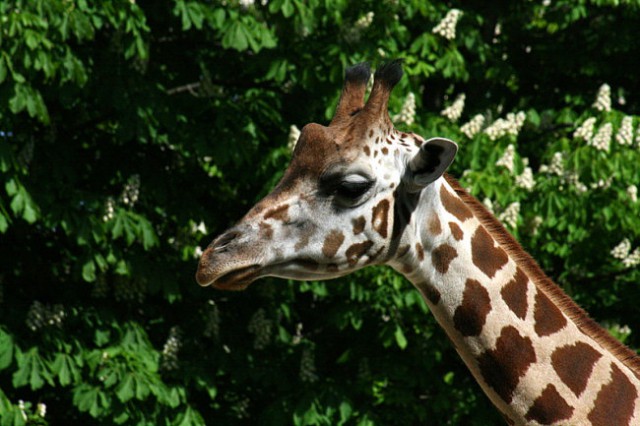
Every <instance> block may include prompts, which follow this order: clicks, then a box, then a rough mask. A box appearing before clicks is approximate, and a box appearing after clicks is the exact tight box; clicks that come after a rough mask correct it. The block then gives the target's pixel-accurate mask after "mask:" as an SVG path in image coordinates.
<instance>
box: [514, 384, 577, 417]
mask: <svg viewBox="0 0 640 426" xmlns="http://www.w3.org/2000/svg"><path fill="white" fill-rule="evenodd" d="M573 410H574V409H573V407H572V406H570V405H569V404H567V401H565V399H564V398H563V397H562V396H561V395H560V393H559V392H558V390H557V389H556V387H555V386H553V385H548V386H547V387H546V388H544V390H543V391H542V394H541V395H540V396H539V397H538V398H536V400H535V401H534V402H533V405H532V406H531V408H529V411H528V412H527V415H526V416H525V419H527V420H529V421H532V420H535V421H537V422H538V423H540V424H543V425H550V424H553V423H557V422H559V421H560V420H566V419H568V418H570V417H571V415H572V414H573Z"/></svg>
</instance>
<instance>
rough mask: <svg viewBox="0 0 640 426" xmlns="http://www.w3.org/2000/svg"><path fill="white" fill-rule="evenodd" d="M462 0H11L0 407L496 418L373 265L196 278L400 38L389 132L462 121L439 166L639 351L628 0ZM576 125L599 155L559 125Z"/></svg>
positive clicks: (397, 285) (134, 419) (67, 414)
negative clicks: (448, 167) (360, 72)
mask: <svg viewBox="0 0 640 426" xmlns="http://www.w3.org/2000/svg"><path fill="white" fill-rule="evenodd" d="M458 3H459V5H458ZM453 4H454V5H456V7H457V9H460V10H461V11H462V12H463V13H462V15H461V17H460V19H459V21H458V22H457V26H456V23H455V22H454V29H455V36H454V37H449V38H447V37H448V36H444V35H442V34H440V33H434V32H433V31H432V29H433V28H434V27H436V25H438V23H439V22H441V20H442V19H443V18H444V17H445V15H446V14H447V12H448V11H449V4H448V3H447V4H445V3H444V2H436V1H419V0H386V1H377V2H374V1H364V2H348V1H346V0H324V1H319V0H309V1H302V0H270V1H263V2H253V1H249V0H244V1H240V2H236V1H228V2H220V1H197V0H175V1H173V2H143V1H140V2H139V3H137V2H136V1H134V0H115V1H111V2H87V1H85V0H71V1H69V0H29V1H27V0H9V1H4V2H2V3H0V20H1V21H0V179H1V180H2V189H1V190H0V258H1V259H2V270H1V271H0V306H1V309H0V419H1V420H0V424H1V425H23V424H30V425H38V424H41V425H44V424H60V423H65V424H114V423H115V424H139V425H143V424H153V425H164V424H166V425H181V426H182V425H200V424H204V423H205V421H206V423H208V424H214V423H222V424H274V425H280V424H290V423H293V424H296V425H334V424H345V425H346V424H349V425H360V426H365V425H386V424H415V423H432V422H434V419H438V420H437V421H436V422H437V423H439V424H494V423H497V422H499V421H500V420H499V417H498V416H497V415H496V412H495V410H494V409H493V408H492V407H491V406H490V405H489V403H488V400H487V399H486V398H485V397H484V396H483V395H482V394H481V392H480V389H479V387H478V386H477V385H475V384H474V382H473V380H472V379H471V377H470V375H469V374H468V372H467V371H466V369H465V367H464V366H463V365H462V363H461V362H460V361H459V360H458V358H457V356H456V355H455V353H454V350H453V348H452V347H451V345H450V344H449V343H448V342H447V341H446V338H445V337H444V333H443V332H442V331H441V330H439V329H438V328H437V326H436V324H435V321H434V320H433V318H432V316H431V315H429V314H428V312H427V309H426V307H425V305H424V304H423V302H422V301H421V300H420V298H419V296H418V294H417V292H416V291H414V290H413V289H412V288H411V287H410V285H408V283H407V282H406V281H405V280H404V279H403V278H401V277H399V276H397V275H396V274H395V273H393V272H392V271H390V270H389V269H387V268H371V269H367V270H364V271H361V272H360V273H357V274H354V275H352V276H349V277H346V278H342V279H340V280H337V281H334V282H320V283H294V282H286V281H282V280H275V279H265V280H263V281H262V282H260V283H257V284H255V285H254V286H252V287H251V288H250V290H248V291H247V292H244V293H241V294H223V293H217V292H212V291H211V290H209V289H201V288H198V287H197V285H196V284H195V282H194V280H193V278H192V277H193V274H194V272H195V266H196V261H197V260H196V259H197V255H198V252H199V250H201V247H202V246H204V245H206V244H207V243H208V242H209V241H210V240H211V238H212V236H213V235H215V234H216V233H218V232H220V231H222V230H224V229H225V228H227V227H228V226H229V225H230V224H232V223H233V221H234V220H237V219H238V218H239V217H241V215H242V214H243V213H244V212H245V211H246V210H247V208H248V207H249V206H251V205H252V204H253V203H254V202H255V201H256V200H257V199H259V198H260V196H262V195H264V194H265V193H266V192H267V191H269V189H270V188H271V187H272V186H273V184H274V183H275V182H276V181H277V180H278V179H279V177H280V176H281V173H282V171H283V170H284V168H285V166H286V163H287V161H288V159H289V150H288V148H287V131H288V129H289V127H290V126H291V125H297V126H302V125H304V124H306V123H307V122H311V121H318V122H326V121H327V119H328V118H330V117H331V114H332V111H333V108H334V107H335V103H336V100H337V98H338V95H339V89H340V86H341V78H342V74H343V72H344V69H345V67H346V66H348V65H350V64H354V63H357V62H361V61H370V62H372V63H374V64H379V63H380V62H382V61H385V60H388V59H390V58H396V57H403V58H405V70H406V74H407V77H405V78H404V79H403V80H402V81H401V83H400V84H399V86H398V88H397V89H396V91H395V92H394V96H393V98H392V100H391V110H392V111H391V112H392V115H398V120H396V121H397V125H398V126H399V127H403V128H406V129H410V130H413V131H416V132H418V133H420V134H422V135H424V136H432V135H440V136H447V137H451V138H453V139H455V140H457V141H459V142H460V146H461V152H460V156H459V157H458V159H457V160H456V162H455V164H454V167H453V170H452V173H453V174H454V175H457V176H461V181H462V183H463V184H464V185H465V186H467V187H469V188H470V190H471V191H472V192H473V193H474V194H475V195H476V196H478V197H479V199H480V200H484V199H485V198H486V199H488V200H490V201H491V203H492V205H493V208H494V210H495V212H496V215H498V216H500V217H501V218H502V219H503V220H504V221H505V223H507V225H508V226H509V228H510V229H511V230H512V231H513V232H514V233H515V234H516V235H517V237H518V238H519V239H520V241H522V243H523V244H524V246H525V247H526V248H527V249H528V250H529V251H530V252H531V253H532V254H533V255H534V257H536V258H537V259H538V260H539V262H540V263H541V265H542V266H543V268H544V269H545V270H546V271H547V272H548V273H549V274H550V275H551V276H552V277H553V278H554V279H556V280H557V281H558V282H559V283H560V284H561V285H562V286H563V287H564V288H565V290H566V291H568V292H569V293H570V294H571V295H572V296H573V297H574V298H576V299H577V300H578V301H579V302H580V303H581V304H582V305H583V306H584V307H585V308H587V309H588V310H590V311H591V312H592V314H593V315H594V316H595V318H596V319H597V320H599V321H602V322H603V323H606V324H608V326H609V327H610V328H611V329H612V332H613V333H614V334H615V335H616V337H618V338H620V339H623V340H626V343H627V344H629V345H631V346H632V347H638V346H639V345H640V341H639V340H638V337H637V335H636V334H637V333H635V331H636V330H637V328H638V324H640V312H638V310H637V309H636V303H637V302H636V300H638V297H639V296H640V287H639V286H638V283H639V282H640V269H639V268H638V265H637V263H636V264H634V257H633V256H634V254H633V253H634V250H635V249H636V248H637V247H638V246H640V204H639V203H638V201H634V199H633V189H631V187H632V186H634V185H635V186H637V185H638V184H640V169H638V167H637V164H640V141H639V139H640V137H639V136H638V134H639V133H638V131H637V130H635V131H634V130H633V129H637V128H638V127H640V117H639V114H640V100H639V99H640V97H639V95H640V82H639V81H638V79H636V78H635V75H636V74H637V63H636V62H635V58H637V57H638V56H639V54H640V52H639V47H638V44H637V43H636V42H635V39H636V36H637V28H638V26H639V24H640V2H638V1H635V0H634V1H625V2H618V1H610V0H593V1H586V0H581V1H578V2H576V1H568V0H558V1H554V2H547V1H544V2H530V1H516V2H497V3H496V2H491V3H486V4H485V3H478V2H475V3H469V4H468V5H467V4H466V2H465V3H463V2H453ZM443 34H445V33H443ZM447 34H448V33H447ZM603 83H608V84H609V85H610V93H609V99H610V100H611V103H612V105H611V107H610V109H608V108H606V107H604V106H603V104H601V103H599V104H596V105H597V108H596V107H594V106H593V105H594V100H595V99H596V92H597V90H598V88H599V87H601V86H602V85H603ZM461 93H464V94H465V97H464V109H463V110H461V111H458V112H459V113H460V114H461V117H459V118H456V115H460V114H458V113H456V112H455V111H453V110H449V113H448V114H447V115H448V117H450V118H448V117H447V116H443V115H441V114H440V111H441V110H444V109H445V108H446V107H449V106H451V105H452V104H453V103H454V99H456V98H457V97H458V95H459V94H461ZM409 94H413V95H412V96H413V99H414V100H415V103H416V106H415V109H412V108H411V105H409V104H410V102H409V103H407V102H405V101H406V100H407V99H408V98H411V96H409ZM602 96H603V97H601V99H600V101H602V102H605V101H606V99H605V98H606V96H604V95H602ZM403 104H404V107H403ZM459 106H460V104H458V107H457V108H458V109H459ZM598 108H599V109H598ZM454 110H455V108H454ZM415 111H418V116H417V117H413V116H412V113H415ZM452 111H453V112H452ZM519 111H523V112H524V113H525V115H524V116H523V115H522V114H521V115H519V116H518V115H516V113H517V112H519ZM507 113H513V114H514V115H512V116H510V121H509V120H507ZM477 114H481V115H482V117H484V118H483V120H484V122H485V124H484V127H483V128H482V127H481V128H480V130H479V131H477V132H475V133H473V132H471V131H467V132H463V131H462V129H466V130H468V127H467V128H462V129H461V127H462V126H461V125H462V123H465V122H467V121H469V120H471V119H472V117H474V116H475V115H477ZM498 117H502V120H503V121H499V122H498V123H499V125H496V126H495V127H492V126H493V125H494V124H495V123H496V121H498ZM591 117H593V118H594V119H595V127H594V129H595V130H594V135H595V133H596V132H598V131H599V129H602V128H603V127H606V126H607V123H611V132H612V136H611V142H610V147H609V149H607V150H604V149H602V148H603V147H604V146H605V145H606V144H605V142H606V140H605V139H606V134H604V135H601V137H600V139H598V140H594V137H595V136H594V135H592V136H591V137H587V138H585V137H581V136H580V135H579V134H578V135H574V134H575V132H576V130H577V129H578V128H579V127H580V126H582V125H583V124H584V122H585V121H587V120H588V119H589V118H591ZM625 117H630V118H627V119H626V118H625ZM410 118H411V119H410ZM519 119H524V122H517V121H518V120H519ZM625 119H626V122H627V123H628V122H629V121H630V122H631V125H632V135H631V142H630V143H627V142H624V143H620V142H618V140H617V139H616V136H617V135H618V134H619V133H620V130H621V129H622V128H624V126H625V124H623V123H624V120H625ZM403 121H404V124H403ZM592 121H594V120H592ZM514 123H515V124H514ZM586 127H588V126H586ZM627 127H628V124H627ZM487 128H492V130H491V131H488V130H486V129H487ZM500 129H502V130H500ZM605 133H606V131H605ZM468 135H471V136H468ZM496 135H497V136H496ZM621 140H623V141H626V140H627V139H624V138H621ZM509 145H512V148H509ZM505 153H507V155H506V157H505ZM556 153H559V154H558V155H556ZM526 159H528V160H526ZM496 163H498V164H496ZM526 168H530V169H531V170H530V171H529V172H531V177H532V178H533V180H534V186H531V182H530V180H527V179H526V177H527V176H524V177H523V174H525V173H528V172H525V170H526ZM527 182H529V183H527ZM636 191H637V189H636ZM514 203H519V211H517V207H516V205H514ZM510 206H511V209H510V210H509V208H510ZM625 239H626V240H627V242H626V243H624V244H623V245H622V247H618V249H617V251H613V253H612V250H613V249H614V248H615V247H617V246H619V244H620V243H621V242H624V240H625ZM616 256H617V257H616ZM638 256H640V249H639V251H638ZM639 261H640V260H639ZM625 325H628V326H629V327H630V328H629V327H626V326H625ZM630 332H631V334H629V333H630ZM44 407H46V413H45V412H43V410H44Z"/></svg>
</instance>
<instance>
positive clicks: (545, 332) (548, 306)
mask: <svg viewBox="0 0 640 426" xmlns="http://www.w3.org/2000/svg"><path fill="white" fill-rule="evenodd" d="M533 319H534V321H535V325H534V329H535V330H536V333H538V336H540V337H543V336H549V335H551V334H553V333H557V332H558V331H560V330H562V329H563V328H564V326H565V325H567V319H566V318H565V317H564V315H562V312H561V311H560V309H558V307H557V306H556V305H554V304H553V303H551V300H549V298H548V297H547V296H546V295H545V294H544V293H542V292H540V291H539V292H538V293H537V294H536V302H535V306H534V308H533Z"/></svg>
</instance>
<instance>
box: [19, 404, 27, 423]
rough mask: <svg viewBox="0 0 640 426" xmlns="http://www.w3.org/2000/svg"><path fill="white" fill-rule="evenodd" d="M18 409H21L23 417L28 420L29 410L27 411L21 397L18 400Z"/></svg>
mask: <svg viewBox="0 0 640 426" xmlns="http://www.w3.org/2000/svg"><path fill="white" fill-rule="evenodd" d="M18 409H19V410H20V414H21V415H22V419H23V420H24V421H25V422H26V421H27V419H28V417H27V412H26V407H25V404H24V401H23V400H21V399H19V400H18Z"/></svg>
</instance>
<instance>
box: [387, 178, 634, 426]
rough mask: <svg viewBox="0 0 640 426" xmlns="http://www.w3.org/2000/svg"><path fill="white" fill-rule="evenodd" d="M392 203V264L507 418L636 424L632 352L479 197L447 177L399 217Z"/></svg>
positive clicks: (524, 421)
mask: <svg viewBox="0 0 640 426" xmlns="http://www.w3.org/2000/svg"><path fill="white" fill-rule="evenodd" d="M397 202H401V203H402V202H405V201H403V200H397ZM399 209H400V212H401V213H400V214H397V217H396V221H399V222H400V224H396V227H397V228H398V229H402V234H401V235H402V236H401V238H400V241H401V242H400V244H399V246H398V249H397V255H396V257H395V260H394V261H392V262H391V266H393V267H394V268H396V269H397V270H399V271H400V272H402V273H403V274H404V275H405V276H406V277H407V278H408V279H409V280H410V281H411V282H412V283H413V284H414V285H415V286H416V287H417V288H418V289H419V290H420V292H421V293H422V295H423V296H424V298H425V300H426V302H427V304H428V305H429V308H430V310H431V311H432V312H433V313H434V315H435V317H436V319H437V321H438V322H439V323H440V325H441V326H442V327H443V328H444V330H445V332H446V333H447V335H448V336H449V338H450V339H451V340H452V342H453V344H454V346H455V348H456V350H457V351H458V353H459V354H460V356H461V357H462V359H463V360H464V362H465V363H466V364H467V366H468V367H469V369H470V370H471V372H472V374H473V375H474V376H475V378H476V380H477V381H478V382H479V384H480V386H481V387H482V389H483V390H484V392H485V393H486V394H487V395H488V397H489V398H490V399H491V401H492V402H493V403H494V405H496V406H497V407H498V409H500V411H501V412H502V413H503V414H504V416H505V418H506V419H507V420H508V421H509V422H510V423H515V424H556V423H558V424H594V425H600V424H608V425H611V424H616V425H627V424H640V400H639V396H640V380H639V379H638V373H637V372H638V371H640V368H638V366H639V363H638V361H637V359H636V358H635V354H634V353H632V352H631V351H630V350H628V349H627V348H625V347H624V346H622V345H620V344H619V343H618V342H616V341H615V340H614V339H613V338H611V337H610V336H609V335H608V334H607V333H606V332H605V331H604V330H602V329H600V328H599V327H598V326H597V325H596V324H595V323H594V322H593V321H592V320H590V319H589V318H588V317H587V315H586V314H585V313H584V312H583V311H582V310H581V309H580V308H578V307H577V305H575V303H573V302H572V301H571V300H570V299H569V298H568V297H567V296H566V295H564V293H562V291H561V290H560V289H559V287H557V286H556V285H555V284H553V283H552V282H551V281H550V280H549V279H548V278H547V277H546V276H544V274H543V273H542V272H541V271H540V269H539V267H538V266H537V265H536V264H535V262H534V261H533V260H532V259H531V258H530V257H529V255H527V254H526V253H525V252H524V251H523V250H522V248H520V246H519V245H518V244H517V243H516V242H515V240H513V238H512V237H511V236H510V235H509V234H507V232H506V231H505V230H504V228H502V226H501V225H500V224H499V223H498V222H497V220H495V218H493V217H492V216H491V215H490V214H489V213H488V212H486V210H484V208H483V207H481V205H480V203H478V202H477V201H476V200H475V199H472V197H471V196H469V195H467V194H466V193H464V191H463V190H462V189H460V188H459V186H458V185H457V183H455V182H454V181H453V180H452V179H450V178H447V179H440V180H438V181H436V182H434V184H433V185H431V186H429V187H427V188H426V189H425V191H423V193H422V194H421V195H420V197H419V199H417V200H416V201H414V204H413V205H411V202H405V205H404V210H405V211H407V213H406V214H404V215H403V214H402V210H403V206H400V208H399ZM413 209H415V210H414V211H413V212H412V213H411V210H413ZM412 217H421V218H423V219H422V220H421V221H415V220H413V221H411V220H410V218H412Z"/></svg>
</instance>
